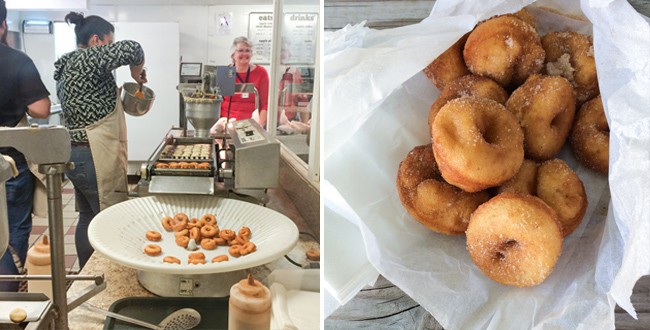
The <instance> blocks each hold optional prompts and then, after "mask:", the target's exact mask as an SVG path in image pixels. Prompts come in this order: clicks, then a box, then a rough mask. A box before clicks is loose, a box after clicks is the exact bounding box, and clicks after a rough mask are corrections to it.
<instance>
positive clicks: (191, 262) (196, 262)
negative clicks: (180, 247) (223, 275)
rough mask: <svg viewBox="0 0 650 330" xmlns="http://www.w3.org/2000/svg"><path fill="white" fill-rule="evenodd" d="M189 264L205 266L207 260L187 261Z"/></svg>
mask: <svg viewBox="0 0 650 330" xmlns="http://www.w3.org/2000/svg"><path fill="white" fill-rule="evenodd" d="M187 263H188V264H192V265H205V263H206V261H205V259H187Z"/></svg>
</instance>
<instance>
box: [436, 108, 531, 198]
mask: <svg viewBox="0 0 650 330" xmlns="http://www.w3.org/2000/svg"><path fill="white" fill-rule="evenodd" d="M431 132H432V135H431V136H432V140H433V154H434V156H435V158H436V163H437V164H438V168H439V169H440V173H441V174H442V177H443V178H444V179H445V181H447V182H448V183H450V184H452V185H454V186H456V187H459V188H461V189H463V190H464V191H467V192H476V191H480V190H483V189H485V188H488V187H495V186H499V185H501V184H502V183H504V182H505V181H508V180H510V179H511V178H512V177H513V176H514V175H515V174H516V173H517V171H518V170H519V167H520V166H521V163H522V162H523V161H524V135H523V133H522V130H521V127H520V126H519V123H518V122H517V119H516V118H515V116H514V115H513V114H512V113H510V112H509V111H508V110H506V108H505V107H504V106H503V105H501V104H499V103H497V102H496V101H493V100H490V99H485V98H477V97H463V98H458V99H454V100H451V101H449V102H447V104H446V105H445V106H443V107H442V109H440V111H439V112H438V115H437V116H436V119H435V120H434V122H433V127H432V128H431Z"/></svg>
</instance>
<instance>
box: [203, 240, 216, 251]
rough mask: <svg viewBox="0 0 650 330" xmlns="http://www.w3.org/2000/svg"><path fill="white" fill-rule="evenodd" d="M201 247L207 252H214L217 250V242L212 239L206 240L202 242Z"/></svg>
mask: <svg viewBox="0 0 650 330" xmlns="http://www.w3.org/2000/svg"><path fill="white" fill-rule="evenodd" d="M201 247H202V248H204V249H206V250H214V249H216V248H217V242H216V241H215V240H214V239H212V238H204V239H202V240H201Z"/></svg>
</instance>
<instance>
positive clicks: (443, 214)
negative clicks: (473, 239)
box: [397, 144, 490, 235]
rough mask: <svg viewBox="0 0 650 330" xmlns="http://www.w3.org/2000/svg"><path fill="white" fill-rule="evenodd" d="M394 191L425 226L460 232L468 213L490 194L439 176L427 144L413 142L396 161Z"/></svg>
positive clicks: (414, 216)
mask: <svg viewBox="0 0 650 330" xmlns="http://www.w3.org/2000/svg"><path fill="white" fill-rule="evenodd" d="M397 192H398V194H399V198H400V201H401V202H402V205H404V208H405V209H406V210H407V211H408V213H409V214H410V215H411V216H412V217H413V218H414V219H415V220H416V221H418V222H419V223H421V224H422V225H424V226H425V227H427V228H429V229H431V230H433V231H436V232H439V233H443V234H447V235H462V234H463V233H465V230H467V224H468V223H469V217H470V215H471V214H472V212H474V210H475V209H476V208H477V207H478V206H479V205H481V204H482V203H484V202H486V201H487V200H488V199H489V198H490V196H489V195H488V194H487V193H486V192H477V193H467V192H464V191H462V190H461V189H459V188H457V187H454V186H452V185H450V184H448V183H447V182H445V181H444V180H443V179H442V176H441V175H440V171H439V170H438V166H437V165H436V160H435V158H434V156H433V149H432V147H431V144H427V145H422V146H417V147H415V148H413V150H411V151H410V152H409V153H408V155H406V158H404V160H402V162H401V163H400V164H399V170H398V172H397Z"/></svg>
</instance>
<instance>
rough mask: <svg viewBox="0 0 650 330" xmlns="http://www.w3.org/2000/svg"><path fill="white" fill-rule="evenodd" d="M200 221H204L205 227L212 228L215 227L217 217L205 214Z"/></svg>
mask: <svg viewBox="0 0 650 330" xmlns="http://www.w3.org/2000/svg"><path fill="white" fill-rule="evenodd" d="M201 221H205V224H206V225H212V226H216V225H217V217H215V216H214V214H206V215H204V216H202V217H201Z"/></svg>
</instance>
